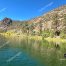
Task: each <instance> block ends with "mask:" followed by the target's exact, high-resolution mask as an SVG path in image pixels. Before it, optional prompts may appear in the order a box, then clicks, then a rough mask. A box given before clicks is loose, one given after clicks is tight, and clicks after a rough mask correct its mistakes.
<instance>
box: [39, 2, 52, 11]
mask: <svg viewBox="0 0 66 66" xmlns="http://www.w3.org/2000/svg"><path fill="white" fill-rule="evenodd" d="M51 5H53V2H50V3H49V4H47V5H46V6H44V7H42V8H41V9H39V12H42V11H43V10H45V9H46V8H47V7H49V6H51Z"/></svg>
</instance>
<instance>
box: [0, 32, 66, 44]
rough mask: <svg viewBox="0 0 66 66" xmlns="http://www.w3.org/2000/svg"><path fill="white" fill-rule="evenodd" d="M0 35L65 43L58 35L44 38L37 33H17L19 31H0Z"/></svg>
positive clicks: (65, 40)
mask: <svg viewBox="0 0 66 66" xmlns="http://www.w3.org/2000/svg"><path fill="white" fill-rule="evenodd" d="M0 35H3V36H5V37H6V38H14V37H16V38H19V39H20V38H21V39H22V38H23V39H24V38H28V39H35V40H40V41H41V40H46V41H48V42H61V43H66V39H62V38H59V37H54V38H51V37H47V38H44V37H43V36H37V35H34V36H32V35H27V34H22V33H21V34H19V33H8V32H6V33H0Z"/></svg>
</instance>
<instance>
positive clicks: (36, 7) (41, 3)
mask: <svg viewBox="0 0 66 66" xmlns="http://www.w3.org/2000/svg"><path fill="white" fill-rule="evenodd" d="M65 4H66V0H0V20H2V19H3V18H4V17H9V18H11V19H13V20H29V19H32V18H35V17H38V16H41V15H42V14H45V13H46V12H49V11H51V10H53V9H55V8H57V7H59V6H62V5H65Z"/></svg>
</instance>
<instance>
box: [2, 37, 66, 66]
mask: <svg viewBox="0 0 66 66" xmlns="http://www.w3.org/2000/svg"><path fill="white" fill-rule="evenodd" d="M4 40H5V38H4ZM4 40H2V41H4ZM6 40H9V41H10V44H8V46H6V47H7V48H11V49H10V50H12V49H16V48H18V49H16V50H19V51H22V52H24V53H26V54H28V56H29V57H31V58H33V59H34V60H37V61H38V64H39V63H40V64H42V66H66V63H65V62H66V60H61V59H65V58H64V53H66V44H65V43H63V44H60V45H59V44H58V43H53V42H51V43H49V42H47V41H45V40H42V41H39V40H34V39H29V38H28V37H26V38H16V37H13V38H8V39H6ZM57 44H58V45H59V46H55V45H57ZM12 52H15V51H12ZM20 59H22V56H21V57H20ZM24 66H27V65H24ZM39 66H41V65H39Z"/></svg>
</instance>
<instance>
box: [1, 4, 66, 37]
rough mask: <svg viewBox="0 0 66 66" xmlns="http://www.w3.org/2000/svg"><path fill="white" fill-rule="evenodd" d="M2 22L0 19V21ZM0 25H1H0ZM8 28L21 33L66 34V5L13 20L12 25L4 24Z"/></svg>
mask: <svg viewBox="0 0 66 66" xmlns="http://www.w3.org/2000/svg"><path fill="white" fill-rule="evenodd" d="M0 23H2V21H1V22H0ZM0 26H1V25H0ZM6 29H7V31H8V30H13V29H14V30H17V31H19V30H20V31H21V32H22V33H28V34H31V35H32V34H36V35H44V36H47V37H48V36H49V35H51V36H55V35H56V36H59V35H61V36H62V37H64V36H65V34H66V5H64V6H61V7H59V8H56V9H54V10H52V11H50V12H48V13H46V14H43V15H42V16H39V17H37V18H34V19H31V20H28V21H13V20H12V25H10V26H6Z"/></svg>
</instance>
